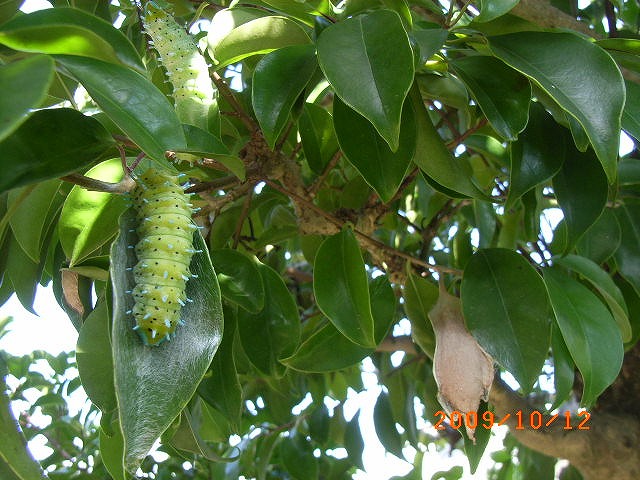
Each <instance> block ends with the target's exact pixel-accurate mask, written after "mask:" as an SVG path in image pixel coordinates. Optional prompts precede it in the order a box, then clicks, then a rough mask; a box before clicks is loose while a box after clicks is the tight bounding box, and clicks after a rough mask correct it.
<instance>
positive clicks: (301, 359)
mask: <svg viewBox="0 0 640 480" xmlns="http://www.w3.org/2000/svg"><path fill="white" fill-rule="evenodd" d="M369 296H370V297H371V313H372V315H373V321H374V337H375V340H376V344H379V343H381V342H382V341H383V340H384V338H385V336H386V335H387V333H388V331H389V328H390V327H391V325H392V324H393V321H394V319H395V307H396V298H395V294H394V293H393V289H392V288H391V285H390V284H389V281H388V279H387V278H386V277H385V276H380V277H377V278H375V279H374V280H372V281H371V282H370V283H369ZM374 351H375V349H374V348H367V347H363V346H360V345H357V344H355V343H353V342H352V341H351V340H349V339H348V338H347V337H345V336H344V335H343V334H342V333H341V332H340V331H339V330H338V329H337V328H336V327H335V326H334V325H333V324H332V323H331V322H328V323H327V324H326V325H324V326H323V327H321V328H320V329H319V330H317V331H316V332H314V333H313V334H312V335H311V336H309V338H307V339H306V340H305V341H303V342H302V344H301V345H300V347H298V350H296V352H295V353H294V354H293V355H292V356H291V357H289V358H285V359H283V360H282V362H283V363H284V364H285V365H287V366H288V367H291V368H293V369H294V370H299V371H302V372H332V371H335V370H341V369H344V368H346V367H350V366H352V365H355V364H356V363H358V362H360V361H361V360H362V359H363V358H365V357H367V356H368V355H371V354H372V353H373V352H374Z"/></svg>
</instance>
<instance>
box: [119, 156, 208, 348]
mask: <svg viewBox="0 0 640 480" xmlns="http://www.w3.org/2000/svg"><path fill="white" fill-rule="evenodd" d="M131 197H132V200H133V207H134V209H135V211H136V221H137V228H136V230H135V231H136V233H137V234H138V243H137V244H136V245H135V247H133V246H132V247H130V248H135V252H136V258H137V261H138V262H137V264H136V265H135V266H134V267H131V268H130V269H129V270H132V271H133V277H134V284H135V287H134V288H133V290H131V291H130V293H131V294H132V295H133V299H134V301H135V304H134V306H133V308H132V309H131V310H130V311H129V312H127V313H132V314H133V317H134V319H135V321H136V325H135V327H134V330H136V331H137V332H138V334H139V335H140V337H141V338H142V341H143V342H144V344H145V345H152V346H154V345H159V344H161V343H162V342H163V341H165V340H170V339H171V335H173V334H174V332H175V330H176V328H177V326H178V325H179V324H181V323H182V321H181V320H180V311H181V309H182V307H183V306H184V305H185V304H186V302H188V301H190V300H189V299H188V298H187V295H186V293H185V289H186V284H187V281H188V280H189V279H190V278H192V277H194V276H195V275H192V274H191V271H190V270H189V265H190V263H191V258H192V256H193V254H194V253H196V250H194V248H193V232H194V230H196V228H197V226H196V225H195V224H194V223H193V222H192V220H191V213H192V208H191V204H190V203H189V198H188V196H187V195H186V194H185V193H184V191H183V188H182V187H181V186H180V185H179V184H178V180H177V177H176V176H173V175H169V174H167V173H164V172H161V171H159V170H156V169H154V168H150V169H148V170H147V171H145V172H144V173H143V174H142V175H141V176H140V177H139V178H138V179H137V184H136V187H135V189H134V190H133V192H132V195H131Z"/></svg>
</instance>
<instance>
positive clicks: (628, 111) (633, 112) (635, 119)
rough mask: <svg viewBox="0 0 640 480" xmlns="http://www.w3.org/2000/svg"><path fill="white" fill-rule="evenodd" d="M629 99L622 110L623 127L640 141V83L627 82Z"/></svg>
mask: <svg viewBox="0 0 640 480" xmlns="http://www.w3.org/2000/svg"><path fill="white" fill-rule="evenodd" d="M625 85H626V87H627V101H626V102H625V104H624V111H623V112H622V128H623V129H624V130H625V132H627V133H628V134H629V135H631V136H632V137H634V138H635V139H636V140H638V141H640V85H638V84H637V83H634V82H628V81H626V82H625Z"/></svg>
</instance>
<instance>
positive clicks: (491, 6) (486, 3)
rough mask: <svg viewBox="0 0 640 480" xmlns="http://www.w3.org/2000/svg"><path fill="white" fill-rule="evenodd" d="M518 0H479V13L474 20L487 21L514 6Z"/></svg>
mask: <svg viewBox="0 0 640 480" xmlns="http://www.w3.org/2000/svg"><path fill="white" fill-rule="evenodd" d="M518 3H520V0H480V15H478V16H477V17H475V18H474V19H473V21H474V22H489V21H491V20H495V19H496V18H498V17H501V16H502V15H504V14H505V13H507V12H509V10H511V9H512V8H513V7H515V6H516V5H517V4H518Z"/></svg>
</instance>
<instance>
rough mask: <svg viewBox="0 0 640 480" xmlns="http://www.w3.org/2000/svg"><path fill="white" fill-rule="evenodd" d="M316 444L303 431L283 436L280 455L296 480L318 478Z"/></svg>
mask: <svg viewBox="0 0 640 480" xmlns="http://www.w3.org/2000/svg"><path fill="white" fill-rule="evenodd" d="M313 449H314V445H313V444H312V443H311V442H309V441H308V440H307V439H306V438H305V436H304V435H303V434H301V433H297V432H296V433H295V434H293V435H290V436H289V437H286V438H283V439H282V441H281V442H280V457H281V458H282V463H283V464H284V466H285V467H286V469H287V472H288V473H289V474H290V475H291V477H292V478H294V479H296V480H314V479H316V478H318V460H317V459H316V458H315V456H314V455H313Z"/></svg>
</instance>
